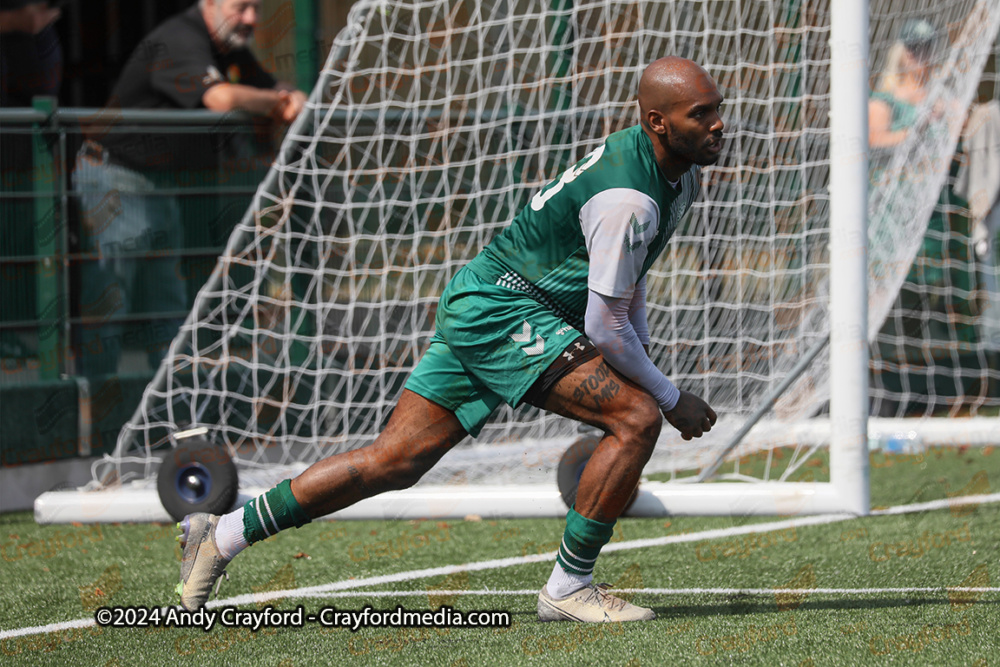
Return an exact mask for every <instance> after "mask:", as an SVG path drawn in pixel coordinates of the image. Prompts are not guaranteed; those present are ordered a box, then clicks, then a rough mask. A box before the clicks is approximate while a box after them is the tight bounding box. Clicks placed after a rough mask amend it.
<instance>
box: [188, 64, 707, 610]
mask: <svg viewBox="0 0 1000 667" xmlns="http://www.w3.org/2000/svg"><path fill="white" fill-rule="evenodd" d="M638 97H639V115H640V122H639V124H638V125H636V126H634V127H632V128H629V129H627V130H623V131H621V132H616V133H614V134H612V135H610V136H609V137H608V138H607V139H606V140H605V142H604V143H603V144H602V145H601V146H599V147H598V148H597V149H596V150H594V151H593V152H592V153H590V154H589V155H587V156H586V157H584V158H583V159H582V160H581V161H580V162H578V163H577V164H576V165H574V166H573V167H571V168H569V169H568V170H566V171H565V172H564V173H563V174H562V175H561V176H560V177H559V178H557V179H556V180H554V181H552V182H551V183H549V184H548V185H546V186H545V187H544V188H542V189H541V191H539V192H538V193H537V194H536V195H535V196H534V197H533V198H532V199H531V202H530V204H529V205H528V206H526V207H525V208H524V209H523V210H522V211H521V212H520V213H519V214H518V215H517V216H516V217H515V218H514V220H513V222H512V223H511V224H510V226H509V227H507V228H506V229H505V230H504V231H503V232H502V233H501V234H500V235H499V236H497V237H496V238H495V239H494V240H493V241H492V242H491V243H490V245H489V246H488V247H486V248H485V249H484V250H483V251H482V252H481V253H480V254H479V255H478V256H477V257H476V258H475V259H473V260H472V261H471V262H470V263H469V264H468V265H466V266H465V267H464V268H462V269H461V270H460V271H459V272H458V273H457V274H456V275H455V277H454V278H453V279H452V280H451V282H450V283H449V285H448V286H447V288H446V289H445V290H444V293H443V294H442V296H441V299H440V303H439V306H438V310H437V319H436V322H435V328H436V331H435V334H434V337H433V338H432V340H431V343H430V347H429V348H428V350H427V352H426V353H425V354H424V356H423V357H422V358H421V360H420V363H419V364H418V365H417V367H416V368H415V369H414V371H413V374H412V375H411V376H410V378H409V380H408V381H407V384H406V387H405V389H404V390H403V393H402V396H401V397H400V399H399V402H398V404H397V405H396V408H395V410H394V411H393V413H392V416H391V418H390V419H389V423H388V425H387V426H386V429H385V430H384V431H383V432H382V433H381V434H380V435H379V437H378V438H377V439H376V440H375V442H374V443H372V444H371V445H369V446H367V447H364V448H362V449H358V450H354V451H349V452H345V453H341V454H337V455H335V456H331V457H329V458H327V459H324V460H322V461H319V462H317V463H316V464H314V465H313V466H311V467H310V468H309V469H307V470H306V471H305V472H303V473H302V474H301V475H299V476H298V477H296V478H295V479H293V480H285V481H283V482H281V483H280V484H278V485H277V486H276V487H275V488H273V489H271V490H270V491H268V492H267V493H265V494H263V495H261V496H259V497H258V498H255V499H254V500H251V501H249V502H248V503H247V504H246V505H244V506H243V507H240V508H239V509H237V510H236V511H234V512H231V513H229V514H226V515H224V516H222V517H216V516H214V515H208V514H192V515H189V516H188V517H185V519H184V521H182V522H181V526H180V527H181V530H182V531H183V532H182V535H181V542H182V543H183V548H184V553H183V559H182V562H181V586H180V592H181V604H183V605H184V606H185V607H186V608H188V609H195V608H197V607H200V606H202V605H203V604H204V603H205V601H206V600H207V599H208V595H209V591H210V590H211V587H212V585H213V583H214V582H215V581H216V580H217V579H218V578H219V576H220V575H221V573H222V571H223V570H224V569H225V567H226V565H227V564H228V563H229V561H230V560H231V559H232V558H233V557H234V556H235V555H236V554H237V553H239V552H240V551H241V550H242V549H244V548H246V547H247V546H248V545H250V544H252V543H254V542H257V541H260V540H262V539H265V538H267V537H268V536H269V535H272V534H274V533H275V532H277V531H279V530H282V529H284V528H289V527H292V526H296V527H299V526H302V525H303V524H305V523H308V522H309V521H310V520H312V519H316V518H318V517H321V516H324V515H326V514H329V513H331V512H335V511H337V510H340V509H343V508H345V507H347V506H349V505H352V504H353V503H356V502H358V501H360V500H362V499H364V498H367V497H370V496H373V495H375V494H378V493H382V492H384V491H389V490H392V489H402V488H406V487H409V486H411V485H413V484H414V483H416V482H417V480H418V479H420V477H421V475H423V474H424V473H425V472H426V471H427V470H429V469H430V468H431V467H432V466H433V465H434V464H435V463H436V462H437V461H438V460H439V459H440V458H441V457H442V456H443V455H444V454H445V452H447V451H448V450H449V449H451V448H452V447H453V446H454V445H456V444H457V443H458V442H459V441H461V440H462V439H464V438H465V437H466V436H467V435H473V436H476V435H478V433H479V431H480V429H481V428H482V427H483V425H484V424H485V423H486V421H487V419H488V418H489V416H490V414H491V413H492V412H493V411H494V410H495V409H496V408H497V407H498V406H499V405H500V404H501V403H504V402H506V403H508V404H510V405H512V406H517V405H519V404H521V403H528V404H531V405H534V406H537V407H539V408H543V409H545V410H549V411H551V412H555V413H557V414H560V415H563V416H565V417H569V418H570V419H575V420H577V421H581V422H584V423H586V424H589V425H591V426H595V427H597V428H599V429H601V431H603V434H604V435H603V438H602V440H601V441H600V443H599V444H598V446H597V448H596V450H595V451H594V454H593V455H592V456H591V458H590V460H589V462H588V463H587V465H586V467H585V469H584V471H583V474H582V476H581V478H580V481H579V486H578V489H577V496H576V503H575V505H574V507H573V508H572V509H571V510H570V511H569V514H568V515H567V521H566V528H565V532H564V533H563V540H562V544H561V546H560V549H559V552H558V557H557V559H556V560H557V562H556V565H555V567H554V568H553V571H552V574H551V576H550V578H549V580H548V582H547V583H546V585H545V586H544V587H543V588H542V590H541V592H540V593H539V597H538V617H539V619H540V620H543V621H557V620H572V621H582V622H604V621H630V620H648V619H652V618H654V617H655V614H654V613H653V611H652V610H651V609H646V608H643V607H639V606H636V605H633V604H631V603H629V602H627V601H625V600H623V599H621V598H618V597H616V596H614V595H612V594H611V593H609V592H608V590H607V587H606V586H603V585H594V584H593V570H594V564H595V562H596V560H597V557H598V554H599V552H600V550H601V548H602V547H603V546H604V545H605V544H607V542H608V541H609V540H610V539H611V536H612V533H613V530H614V525H615V522H616V521H617V519H618V517H619V515H620V514H621V513H622V512H623V511H624V509H625V506H626V504H627V503H628V500H629V497H630V496H631V494H632V492H633V490H634V489H635V488H636V485H637V484H638V482H639V477H640V475H641V473H642V468H643V466H644V465H645V464H646V462H647V461H648V459H649V456H650V454H651V453H652V450H653V447H654V446H655V444H656V441H657V437H658V436H659V433H660V428H661V424H662V420H663V418H666V420H667V421H668V422H669V423H670V424H671V426H673V427H674V428H676V429H677V430H678V431H680V433H681V435H682V437H683V438H684V439H686V440H690V439H691V438H697V437H700V436H701V435H702V434H703V433H705V432H706V431H709V430H710V429H711V428H712V426H713V425H714V424H715V421H716V415H715V412H714V411H713V410H712V408H711V407H709V405H708V404H707V403H706V402H705V401H704V400H702V399H701V398H699V397H697V396H695V395H693V394H691V393H689V392H686V391H683V390H680V389H678V388H677V387H675V386H674V385H673V383H672V382H671V381H670V380H669V379H668V378H667V377H666V376H664V375H663V373H661V372H660V371H659V370H658V369H657V368H656V366H654V365H653V363H652V361H651V360H650V358H649V356H648V345H649V328H648V326H647V323H646V302H645V300H646V279H645V276H646V273H647V271H648V270H649V267H650V265H652V263H653V262H654V260H655V259H656V258H657V257H658V256H659V255H660V253H661V252H662V251H663V249H664V247H665V246H666V244H667V241H668V240H669V238H670V236H671V234H673V232H674V230H675V229H676V227H677V224H678V223H679V222H680V220H681V218H682V217H683V216H684V215H685V213H686V212H687V210H688V209H689V208H690V207H691V205H692V203H693V202H694V201H695V198H696V197H697V195H698V192H699V189H700V176H699V174H700V169H699V165H708V164H713V163H714V162H715V161H716V160H717V159H718V158H719V155H720V151H721V149H722V133H723V127H724V126H723V122H722V118H721V116H720V108H721V105H722V96H721V95H720V94H719V91H718V88H717V87H716V84H715V82H714V81H713V80H712V78H711V77H710V76H709V75H708V73H707V72H706V71H705V70H704V69H702V68H701V67H699V66H698V65H696V64H695V63H693V62H691V61H690V60H685V59H683V58H677V57H667V58H662V59H660V60H657V61H655V62H653V63H652V64H650V65H649V66H648V67H647V68H646V69H645V71H644V72H643V74H642V77H641V80H640V83H639V90H638Z"/></svg>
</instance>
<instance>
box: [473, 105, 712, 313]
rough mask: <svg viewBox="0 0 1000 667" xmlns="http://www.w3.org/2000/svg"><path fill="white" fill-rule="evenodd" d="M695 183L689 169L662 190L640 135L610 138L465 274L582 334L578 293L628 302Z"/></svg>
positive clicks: (539, 197)
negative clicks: (520, 297)
mask: <svg viewBox="0 0 1000 667" xmlns="http://www.w3.org/2000/svg"><path fill="white" fill-rule="evenodd" d="M699 175H700V169H699V168H698V167H696V166H695V167H692V168H691V169H689V170H688V171H687V172H685V173H684V175H683V176H682V177H681V178H680V180H679V181H678V182H677V183H675V184H671V183H669V182H668V181H667V179H666V177H665V176H664V175H663V172H662V171H660V168H659V165H657V163H656V157H655V154H654V153H653V144H652V141H650V139H649V137H648V136H646V133H645V132H643V130H642V128H641V127H640V126H638V125H636V126H634V127H631V128H629V129H627V130H623V131H621V132H616V133H614V134H612V135H610V136H609V137H608V138H607V139H606V140H605V142H604V143H603V144H602V145H601V146H599V147H598V148H597V149H596V150H594V151H593V152H591V153H590V154H589V155H587V156H586V157H584V158H583V159H582V160H580V161H579V162H578V163H577V164H576V165H574V166H573V167H571V168H570V169H568V170H566V171H565V172H564V173H563V174H562V176H560V177H559V178H558V179H556V180H554V181H552V182H551V183H549V184H548V185H546V186H545V187H544V188H543V189H542V190H541V191H540V192H538V194H536V195H535V196H534V197H532V199H531V202H530V204H529V205H528V206H526V207H525V208H524V209H523V210H522V211H521V212H520V213H518V215H517V217H515V218H514V221H513V222H512V223H511V224H510V226H509V227H507V228H506V229H505V230H504V231H503V232H502V233H501V234H500V235H499V236H497V237H496V238H495V239H493V241H492V242H491V243H490V244H489V245H488V246H487V247H486V248H485V249H484V250H483V251H482V252H481V253H480V254H479V255H478V256H477V257H476V258H475V259H473V260H472V262H470V263H469V265H468V268H469V269H470V270H471V271H472V272H474V273H475V274H476V275H478V276H479V277H480V278H482V279H483V280H485V281H487V282H488V283H490V284H495V285H501V286H504V287H509V288H511V289H514V290H518V291H521V292H526V293H527V294H529V295H530V296H531V297H532V298H534V299H535V300H536V301H539V302H540V303H542V304H543V305H545V306H546V307H547V308H549V309H550V310H552V311H553V312H554V313H555V314H557V315H558V316H559V317H561V318H562V319H564V320H565V321H566V322H568V323H570V324H572V325H573V326H574V327H576V328H577V329H578V330H579V331H583V321H584V314H585V311H586V307H587V291H588V289H589V290H593V291H595V292H597V293H599V294H603V295H605V296H609V297H617V298H624V297H630V296H631V295H632V292H633V290H634V289H635V285H636V284H637V283H638V282H639V281H640V280H641V279H642V278H643V277H644V276H645V275H646V273H647V272H648V271H649V267H650V266H651V265H652V264H653V262H654V261H655V260H656V258H657V257H658V256H659V255H660V253H661V252H662V251H663V248H664V247H665V246H666V244H667V241H668V240H669V239H670V236H671V235H672V234H673V233H674V230H675V229H676V228H677V224H678V222H679V221H680V220H681V218H682V217H683V216H684V214H685V213H686V212H687V211H688V209H689V208H690V207H691V204H693V203H694V201H695V198H696V197H697V196H698V192H699V190H700V187H701V184H700V178H699Z"/></svg>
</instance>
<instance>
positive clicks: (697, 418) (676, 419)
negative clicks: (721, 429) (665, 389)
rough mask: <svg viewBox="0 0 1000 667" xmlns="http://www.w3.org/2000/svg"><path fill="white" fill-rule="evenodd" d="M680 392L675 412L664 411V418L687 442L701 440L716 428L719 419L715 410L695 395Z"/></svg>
mask: <svg viewBox="0 0 1000 667" xmlns="http://www.w3.org/2000/svg"><path fill="white" fill-rule="evenodd" d="M680 392H681V396H680V398H678V399H677V405H675V406H674V409H673V410H669V411H667V410H664V411H663V416H664V417H666V418H667V421H668V422H670V425H671V426H673V427H674V428H675V429H677V430H678V431H680V432H681V437H682V438H684V439H685V440H690V439H691V438H700V437H701V436H702V434H704V433H708V432H709V431H711V430H712V427H713V426H715V421H716V419H718V417H716V415H715V410H713V409H712V408H711V407H710V406H709V405H708V403H706V402H705V401H703V400H701V399H700V398H699V397H697V396H695V395H694V394H692V393H690V392H687V391H684V390H683V389H681V390H680Z"/></svg>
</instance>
